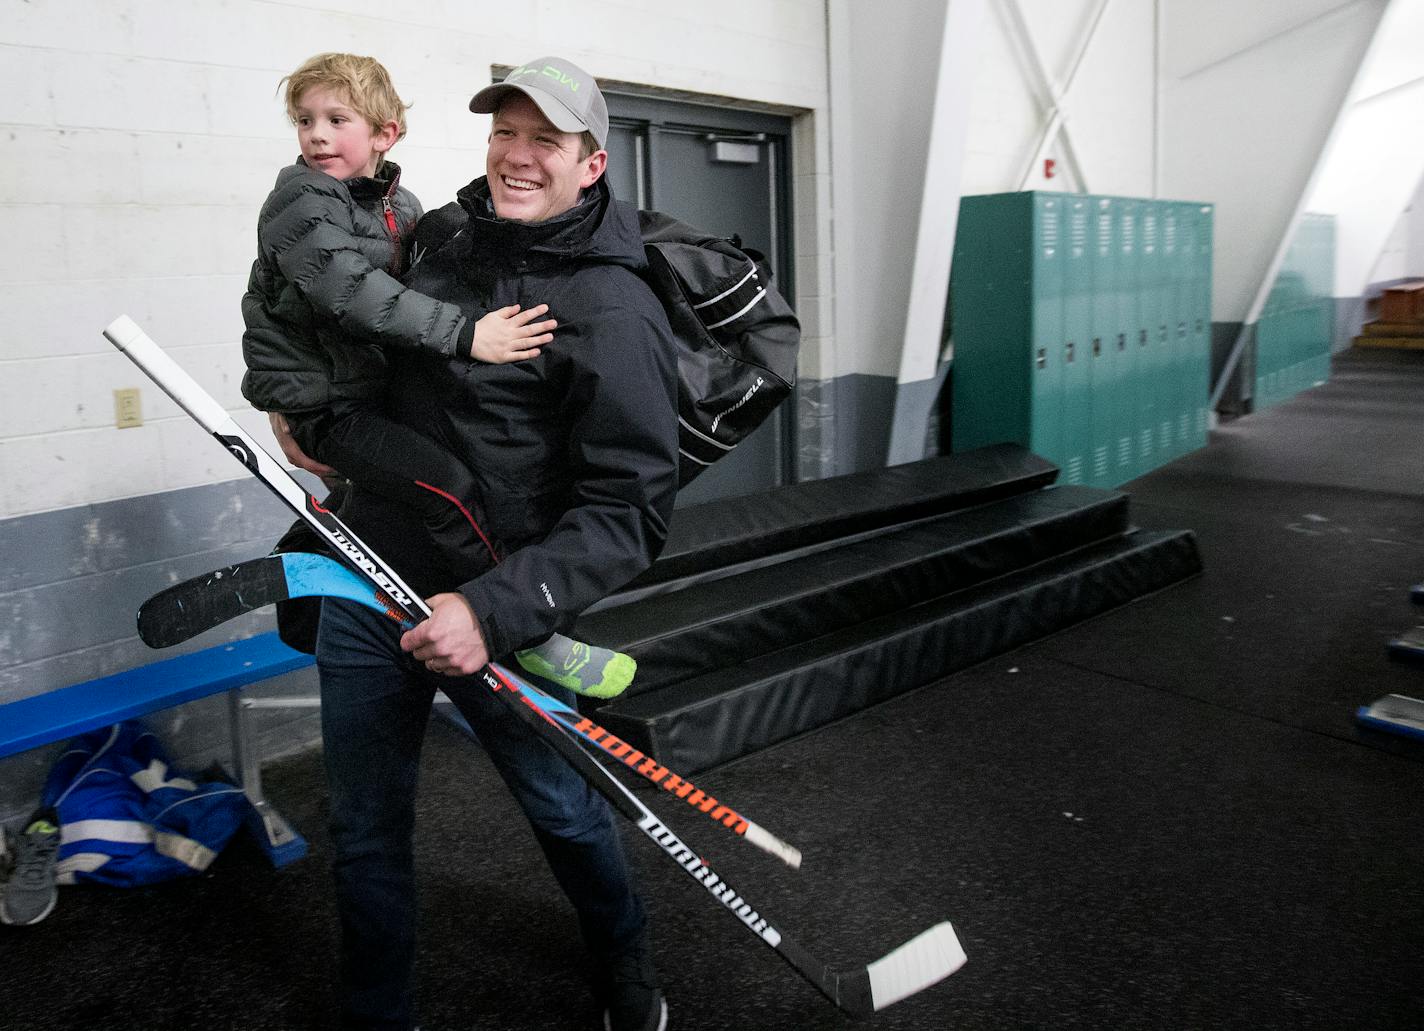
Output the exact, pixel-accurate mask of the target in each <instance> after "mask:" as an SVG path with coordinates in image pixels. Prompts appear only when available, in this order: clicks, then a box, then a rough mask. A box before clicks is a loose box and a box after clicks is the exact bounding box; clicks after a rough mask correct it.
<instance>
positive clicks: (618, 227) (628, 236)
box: [456, 176, 648, 271]
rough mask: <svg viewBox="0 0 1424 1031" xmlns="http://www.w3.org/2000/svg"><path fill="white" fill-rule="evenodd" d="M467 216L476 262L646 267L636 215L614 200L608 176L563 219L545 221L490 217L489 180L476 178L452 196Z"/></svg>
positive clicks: (627, 205)
mask: <svg viewBox="0 0 1424 1031" xmlns="http://www.w3.org/2000/svg"><path fill="white" fill-rule="evenodd" d="M456 198H457V199H458V200H459V202H460V206H461V207H462V208H464V209H465V212H466V213H467V214H468V215H469V216H470V232H469V234H468V235H469V237H470V247H471V250H472V253H473V256H474V257H475V259H476V260H477V261H479V262H480V263H482V264H483V263H488V264H491V265H515V264H518V263H519V262H521V261H522V262H524V263H525V265H524V267H526V268H528V267H531V266H532V267H537V266H542V265H545V264H549V263H552V262H556V261H568V260H571V259H572V260H580V261H594V262H605V263H609V264H614V265H622V266H624V267H626V268H629V269H632V270H634V271H638V270H641V269H643V268H646V267H647V264H648V259H647V257H646V255H645V253H644V251H643V237H642V233H641V232H640V231H639V229H638V211H637V209H636V208H634V207H633V206H632V205H631V204H626V203H624V202H623V201H620V200H617V199H615V198H614V196H613V191H612V190H610V189H609V187H608V182H607V177H606V176H605V177H603V178H600V179H599V180H598V182H596V183H594V184H593V185H592V186H591V187H589V188H588V189H587V190H585V191H584V195H583V199H582V200H580V201H579V203H578V204H576V205H574V206H573V207H572V208H570V209H569V210H568V211H566V212H564V213H563V214H562V215H558V216H556V217H555V218H551V219H548V220H547V221H544V222H515V221H512V220H510V219H506V218H500V217H499V216H498V215H496V214H495V213H494V202H493V200H492V199H491V198H490V189H489V180H488V177H486V176H480V178H478V179H476V180H475V181H474V182H472V183H470V184H469V185H468V186H466V187H465V188H464V189H462V190H460V192H459V193H457V194H456Z"/></svg>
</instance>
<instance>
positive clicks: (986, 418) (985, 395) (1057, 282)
mask: <svg viewBox="0 0 1424 1031" xmlns="http://www.w3.org/2000/svg"><path fill="white" fill-rule="evenodd" d="M1063 205H1064V198H1063V196H1062V195H1061V194H1044V193H1011V194H993V195H987V196H977V197H964V198H962V199H961V200H960V206H959V225H958V229H957V231H956V234H955V247H954V265H953V273H952V275H951V283H950V302H951V303H950V308H951V314H950V318H951V334H952V337H953V341H954V363H953V367H952V370H951V395H950V396H951V404H952V410H951V416H950V419H951V423H950V433H951V440H952V447H953V449H954V450H955V451H968V450H971V449H973V448H976V447H983V446H985V445H987V444H995V443H1001V442H1013V443H1018V444H1022V445H1023V446H1025V447H1027V448H1029V449H1030V450H1031V451H1033V452H1034V453H1035V454H1038V455H1041V456H1042V457H1044V458H1046V459H1048V460H1049V461H1051V462H1054V463H1055V464H1058V465H1060V467H1061V465H1062V463H1063V458H1064V449H1063V440H1062V427H1063V398H1062V384H1063V365H1062V353H1063V335H1062V332H1063V265H1064V246H1063V232H1064V230H1063V222H1064V218H1063Z"/></svg>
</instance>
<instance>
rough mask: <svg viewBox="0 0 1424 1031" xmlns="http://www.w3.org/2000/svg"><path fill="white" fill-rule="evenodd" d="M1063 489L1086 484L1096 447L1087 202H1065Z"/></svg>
mask: <svg viewBox="0 0 1424 1031" xmlns="http://www.w3.org/2000/svg"><path fill="white" fill-rule="evenodd" d="M1064 203H1065V210H1066V212H1067V220H1066V223H1065V227H1064V228H1065V230H1066V232H1065V234H1064V244H1065V248H1064V250H1065V255H1064V261H1063V337H1064V340H1063V345H1062V347H1063V462H1062V474H1061V476H1060V480H1061V482H1063V483H1087V482H1088V470H1089V463H1090V461H1091V452H1092V446H1093V363H1092V354H1091V346H1090V345H1091V342H1092V333H1093V273H1092V265H1091V261H1092V248H1091V246H1090V241H1089V232H1088V226H1089V219H1088V199H1087V198H1086V197H1083V196H1069V197H1066V198H1065V201H1064Z"/></svg>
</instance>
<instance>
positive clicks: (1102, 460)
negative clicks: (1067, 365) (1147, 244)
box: [1088, 197, 1125, 487]
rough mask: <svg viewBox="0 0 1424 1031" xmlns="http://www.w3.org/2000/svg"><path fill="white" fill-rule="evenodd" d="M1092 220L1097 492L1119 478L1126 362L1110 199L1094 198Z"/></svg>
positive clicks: (1092, 475)
mask: <svg viewBox="0 0 1424 1031" xmlns="http://www.w3.org/2000/svg"><path fill="white" fill-rule="evenodd" d="M1088 201H1089V216H1090V218H1091V220H1092V221H1091V225H1090V233H1091V235H1092V240H1091V244H1090V246H1091V253H1092V273H1093V293H1092V334H1093V335H1092V342H1091V344H1090V346H1089V351H1090V354H1091V359H1092V365H1093V376H1092V379H1093V415H1092V418H1093V432H1092V441H1093V447H1092V463H1091V466H1090V468H1089V471H1088V473H1089V474H1088V482H1089V483H1090V484H1092V485H1093V486H1095V487H1111V486H1115V485H1116V484H1118V483H1121V482H1122V481H1121V480H1119V479H1118V478H1117V444H1118V437H1119V427H1120V426H1121V425H1122V421H1123V412H1122V382H1123V372H1124V367H1125V361H1124V359H1123V357H1122V355H1121V353H1120V352H1119V350H1118V346H1117V339H1118V336H1119V325H1120V323H1121V319H1120V318H1119V315H1118V310H1119V302H1120V300H1121V294H1120V291H1119V289H1118V283H1117V266H1118V254H1117V217H1116V216H1117V211H1116V207H1115V201H1114V200H1113V198H1111V197H1090V198H1088Z"/></svg>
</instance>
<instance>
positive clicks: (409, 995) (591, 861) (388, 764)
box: [317, 598, 645, 1031]
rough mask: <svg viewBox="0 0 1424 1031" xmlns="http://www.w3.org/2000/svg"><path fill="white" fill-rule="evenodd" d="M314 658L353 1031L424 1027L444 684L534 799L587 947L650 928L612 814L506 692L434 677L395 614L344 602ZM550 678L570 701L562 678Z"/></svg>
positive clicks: (325, 622)
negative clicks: (424, 907) (423, 968)
mask: <svg viewBox="0 0 1424 1031" xmlns="http://www.w3.org/2000/svg"><path fill="white" fill-rule="evenodd" d="M317 668H318V670H319V671H320V674H321V730H322V740H323V742H324V746H325V760H326V776H327V786H328V790H329V793H330V799H331V839H332V847H333V849H334V852H335V859H334V863H333V869H334V873H335V877H336V902H337V910H338V912H339V914H340V917H341V992H342V1024H343V1027H347V1028H363V1029H368V1028H369V1029H376V1028H380V1029H385V1028H391V1029H401V1031H405V1029H408V1028H410V1027H411V1026H412V1025H413V1023H414V1011H415V1005H414V966H415V952H416V933H415V925H416V906H415V869H414V862H413V858H412V843H411V835H412V832H413V830H414V825H415V791H416V781H417V771H418V767H419V761H420V746H421V741H422V739H423V738H424V736H425V728H426V723H427V721H428V719H429V715H430V706H431V701H432V698H433V697H434V694H435V691H436V689H437V688H439V689H440V690H443V691H444V692H445V693H446V694H447V695H449V697H450V699H451V700H452V701H453V702H454V703H455V704H456V705H457V706H458V707H459V709H460V712H461V713H462V714H463V715H464V717H465V719H466V720H467V721H468V722H469V724H470V727H471V728H472V729H473V730H474V732H475V734H476V736H477V737H478V738H479V741H480V744H481V745H482V746H483V747H484V750H485V752H486V753H488V755H489V757H490V759H491V760H492V761H493V762H494V764H495V768H496V769H497V770H498V771H499V773H500V776H501V777H503V778H504V782H505V784H506V785H507V786H508V787H509V790H510V791H511V792H512V793H513V795H514V798H515V800H516V801H517V802H518V803H519V805H520V806H521V807H522V808H523V810H524V813H525V815H526V816H527V817H528V819H529V822H530V824H531V825H532V826H533V828H534V836H535V838H536V839H537V840H538V842H539V845H540V847H541V848H542V849H543V850H544V855H545V858H546V859H547V860H548V862H549V867H550V869H551V870H552V871H553V873H554V877H555V879H556V880H557V881H558V882H559V885H560V887H562V888H563V890H564V893H565V894H566V895H567V896H568V898H569V901H570V902H572V903H573V905H574V909H575V910H576V912H577V914H578V919H579V926H580V928H581V930H582V932H583V937H584V941H585V943H586V944H587V945H588V947H589V950H590V952H592V953H593V955H594V956H595V957H597V956H601V955H609V954H612V953H617V952H621V951H623V950H624V949H627V948H629V947H630V946H631V945H633V944H634V943H635V942H636V941H637V940H638V939H639V938H640V937H641V936H642V934H643V932H644V925H645V915H644V911H643V904H642V901H641V899H640V898H639V897H638V895H637V893H636V891H635V890H634V888H633V884H632V879H631V877H630V874H629V871H628V866H627V863H626V860H625V858H624V855H623V850H622V847H621V846H620V844H619V841H618V835H617V831H616V830H615V828H614V826H613V816H612V810H611V809H610V808H609V806H608V804H607V803H606V802H605V801H604V800H603V798H602V797H600V796H599V795H598V794H597V793H596V792H594V791H593V789H592V788H590V787H589V786H588V784H587V783H586V782H585V781H584V780H583V778H582V777H580V776H579V775H578V774H577V773H575V772H574V771H573V769H572V768H571V767H570V766H569V765H568V764H567V763H566V762H565V761H564V759H563V758H562V757H560V756H559V755H558V753H556V752H555V751H554V750H553V749H552V748H550V747H549V746H548V745H547V744H545V743H544V742H543V741H542V740H539V739H538V738H537V737H536V736H535V735H534V733H533V731H531V730H530V729H529V728H528V727H527V726H526V725H525V724H524V723H522V722H521V721H520V719H519V718H518V717H517V716H515V715H514V714H513V713H511V712H510V711H509V710H508V709H507V708H506V704H507V703H506V702H505V701H503V700H502V699H500V698H497V697H495V695H494V694H493V693H492V692H491V691H490V690H489V689H488V688H486V687H485V686H484V685H483V684H481V683H479V682H478V681H476V680H474V679H473V678H465V677H445V676H439V675H436V674H433V673H430V672H429V671H427V670H426V669H425V668H424V667H423V666H422V665H420V664H419V663H417V662H415V661H414V660H413V659H412V658H411V657H410V656H409V655H406V654H405V653H404V652H402V651H401V650H400V629H399V627H397V626H396V624H395V623H393V622H391V621H390V620H389V619H387V618H386V617H384V616H382V615H381V614H379V613H376V612H373V611H372V610H370V609H367V608H364V607H362V606H360V605H357V604H355V603H353V602H347V601H341V600H339V599H333V598H327V599H325V600H324V601H323V602H322V611H321V631H320V634H319V636H318V640H317ZM539 686H540V687H541V688H547V689H548V691H549V692H550V693H551V694H557V695H559V696H560V697H562V698H563V699H564V700H565V701H567V702H572V695H571V694H570V693H569V692H567V691H564V690H563V689H562V688H559V687H556V686H554V685H552V684H547V683H541V684H540V685H539ZM470 825H471V826H472V827H474V826H478V823H477V821H474V820H471V821H470ZM490 947H491V948H495V947H498V945H497V943H493V942H492V943H490Z"/></svg>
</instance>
